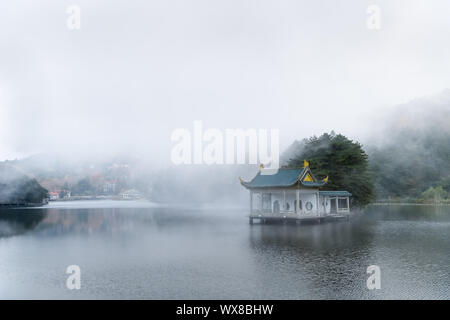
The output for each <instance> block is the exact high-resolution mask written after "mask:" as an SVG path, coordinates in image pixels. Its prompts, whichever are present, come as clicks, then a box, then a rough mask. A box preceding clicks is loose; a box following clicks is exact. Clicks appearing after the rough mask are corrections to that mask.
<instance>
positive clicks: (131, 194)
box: [120, 189, 142, 200]
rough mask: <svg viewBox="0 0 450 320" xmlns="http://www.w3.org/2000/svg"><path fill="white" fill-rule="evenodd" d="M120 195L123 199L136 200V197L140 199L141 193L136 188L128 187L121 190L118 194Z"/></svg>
mask: <svg viewBox="0 0 450 320" xmlns="http://www.w3.org/2000/svg"><path fill="white" fill-rule="evenodd" d="M120 197H121V198H122V199H123V200H136V199H141V198H142V194H141V193H140V192H139V191H137V190H136V189H130V190H127V191H125V192H122V193H121V194H120Z"/></svg>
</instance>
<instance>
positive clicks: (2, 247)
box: [0, 201, 450, 299]
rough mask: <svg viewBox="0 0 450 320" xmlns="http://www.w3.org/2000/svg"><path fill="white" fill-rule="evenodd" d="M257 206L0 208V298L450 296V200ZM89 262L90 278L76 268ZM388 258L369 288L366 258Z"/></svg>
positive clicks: (380, 263) (85, 203)
mask: <svg viewBox="0 0 450 320" xmlns="http://www.w3.org/2000/svg"><path fill="white" fill-rule="evenodd" d="M246 214H247V208H224V207H213V206H181V205H180V206H169V205H166V206H163V205H156V204H152V203H150V202H144V201H130V202H127V201H78V202H52V203H50V205H48V206H46V207H44V208H27V209H1V210H0V299H17V298H20V299H397V298H398V299H450V207H448V206H447V207H445V206H441V207H431V206H372V207H369V208H368V209H366V210H365V211H364V212H363V213H358V214H355V215H354V216H353V217H352V218H351V219H350V221H341V222H329V223H323V224H309V225H306V224H304V225H300V226H296V225H282V224H271V225H267V224H266V225H261V224H254V225H249V223H248V219H247V217H246ZM69 265H78V266H79V267H80V269H81V289H80V290H69V289H67V287H66V279H67V277H68V276H69V275H68V274H66V268H67V267H68V266H69ZM370 265H377V266H379V267H380V270H381V278H380V279H381V289H379V290H369V289H368V288H367V286H366V280H367V278H368V277H369V274H367V267H368V266H370Z"/></svg>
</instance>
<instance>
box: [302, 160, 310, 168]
mask: <svg viewBox="0 0 450 320" xmlns="http://www.w3.org/2000/svg"><path fill="white" fill-rule="evenodd" d="M306 167H309V162H308V161H306V160H303V168H306Z"/></svg>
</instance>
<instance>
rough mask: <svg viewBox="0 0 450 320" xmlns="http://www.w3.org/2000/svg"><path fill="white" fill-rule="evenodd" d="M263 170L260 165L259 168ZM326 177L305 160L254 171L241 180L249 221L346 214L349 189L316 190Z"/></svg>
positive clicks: (348, 204) (323, 183)
mask: <svg viewBox="0 0 450 320" xmlns="http://www.w3.org/2000/svg"><path fill="white" fill-rule="evenodd" d="M261 170H263V168H262V169H261ZM327 181H328V177H326V178H325V179H323V180H319V179H317V178H316V177H315V176H314V175H313V173H312V172H311V169H310V168H309V163H308V162H306V161H305V166H304V167H303V168H295V169H285V168H281V169H279V170H278V172H277V173H275V174H267V175H266V174H262V172H261V171H260V172H258V174H257V175H256V176H255V177H254V178H253V179H252V180H251V181H249V182H245V181H243V180H242V179H241V184H242V185H243V186H244V187H245V188H247V189H248V190H250V216H249V217H250V223H252V222H253V219H254V218H256V219H260V220H263V221H265V220H269V219H293V220H302V219H315V220H319V221H320V220H321V219H322V218H326V217H348V214H349V213H350V201H349V198H350V197H351V193H349V192H347V191H320V188H321V187H323V186H324V185H325V184H326V183H327Z"/></svg>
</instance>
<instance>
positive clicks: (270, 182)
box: [241, 166, 327, 189]
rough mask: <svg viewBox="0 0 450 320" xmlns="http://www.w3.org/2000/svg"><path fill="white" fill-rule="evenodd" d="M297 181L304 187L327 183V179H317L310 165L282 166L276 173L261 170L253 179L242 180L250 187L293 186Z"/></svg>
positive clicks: (242, 182) (320, 185) (244, 184)
mask: <svg viewBox="0 0 450 320" xmlns="http://www.w3.org/2000/svg"><path fill="white" fill-rule="evenodd" d="M297 183H300V184H301V185H302V186H304V187H311V188H318V187H322V186H323V185H325V184H326V183H327V181H326V180H321V181H320V180H318V179H316V177H315V176H314V175H313V174H312V172H311V169H310V168H309V166H308V167H304V168H293V169H286V168H280V169H278V171H277V172H276V173H275V174H263V173H262V172H261V171H259V172H258V173H257V174H256V176H255V177H254V178H253V179H252V180H250V181H248V182H246V181H243V180H241V184H242V185H243V186H244V187H246V188H249V189H252V188H280V187H292V186H294V185H296V184H297Z"/></svg>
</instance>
